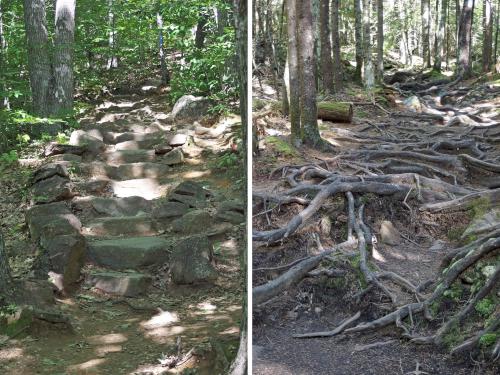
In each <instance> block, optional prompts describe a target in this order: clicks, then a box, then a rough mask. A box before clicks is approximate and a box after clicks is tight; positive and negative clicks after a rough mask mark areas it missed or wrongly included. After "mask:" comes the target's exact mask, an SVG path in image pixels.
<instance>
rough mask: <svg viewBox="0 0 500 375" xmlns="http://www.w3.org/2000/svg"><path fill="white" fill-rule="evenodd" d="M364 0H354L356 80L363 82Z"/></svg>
mask: <svg viewBox="0 0 500 375" xmlns="http://www.w3.org/2000/svg"><path fill="white" fill-rule="evenodd" d="M361 2H362V0H354V35H355V37H356V74H355V79H357V80H358V81H361V71H362V66H363V26H362V23H361V18H362V6H361V4H362V3H361Z"/></svg>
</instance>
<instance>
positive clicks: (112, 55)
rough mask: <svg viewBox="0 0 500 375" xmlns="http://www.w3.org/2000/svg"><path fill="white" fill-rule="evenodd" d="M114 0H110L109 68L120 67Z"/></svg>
mask: <svg viewBox="0 0 500 375" xmlns="http://www.w3.org/2000/svg"><path fill="white" fill-rule="evenodd" d="M114 12H115V11H114V0H108V27H109V34H108V47H109V57H108V64H107V69H108V70H109V69H112V68H118V57H117V56H116V29H115V13H114Z"/></svg>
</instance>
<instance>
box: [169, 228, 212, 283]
mask: <svg viewBox="0 0 500 375" xmlns="http://www.w3.org/2000/svg"><path fill="white" fill-rule="evenodd" d="M211 259H212V245H211V244H210V241H209V240H208V238H207V237H206V236H203V235H201V236H192V237H189V238H186V239H184V240H182V241H180V242H178V243H177V244H176V245H175V246H174V250H173V251H172V256H171V266H170V272H171V277H172V281H173V282H174V283H176V284H199V283H206V282H212V281H215V280H216V279H217V272H216V270H215V268H214V267H213V265H212V263H211Z"/></svg>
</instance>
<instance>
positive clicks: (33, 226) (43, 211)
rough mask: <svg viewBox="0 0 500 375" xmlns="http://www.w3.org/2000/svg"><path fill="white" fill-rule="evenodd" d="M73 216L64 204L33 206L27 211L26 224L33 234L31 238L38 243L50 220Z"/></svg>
mask: <svg viewBox="0 0 500 375" xmlns="http://www.w3.org/2000/svg"><path fill="white" fill-rule="evenodd" d="M66 215H72V213H71V211H70V209H69V207H68V206H67V205H66V203H64V202H56V203H49V204H42V205H39V206H33V207H31V208H30V209H28V210H27V211H26V214H25V217H26V223H27V224H28V228H29V231H30V234H31V238H32V239H33V240H35V241H38V239H39V238H40V233H41V230H42V229H43V227H44V226H45V225H46V224H47V223H48V221H50V218H59V217H64V216H66Z"/></svg>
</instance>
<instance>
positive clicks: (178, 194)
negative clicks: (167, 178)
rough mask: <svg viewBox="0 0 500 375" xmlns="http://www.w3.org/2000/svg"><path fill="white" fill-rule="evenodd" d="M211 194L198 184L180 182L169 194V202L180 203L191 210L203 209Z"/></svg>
mask: <svg viewBox="0 0 500 375" xmlns="http://www.w3.org/2000/svg"><path fill="white" fill-rule="evenodd" d="M211 195H212V194H211V193H210V191H208V190H207V189H205V188H204V187H203V186H201V185H200V184H197V183H196V182H192V181H184V182H181V183H180V184H179V185H178V186H177V187H176V188H175V189H174V191H173V192H172V194H170V196H169V200H170V201H172V202H180V203H184V204H186V205H188V206H189V207H192V208H203V207H206V206H207V199H208V197H210V196H211Z"/></svg>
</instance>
